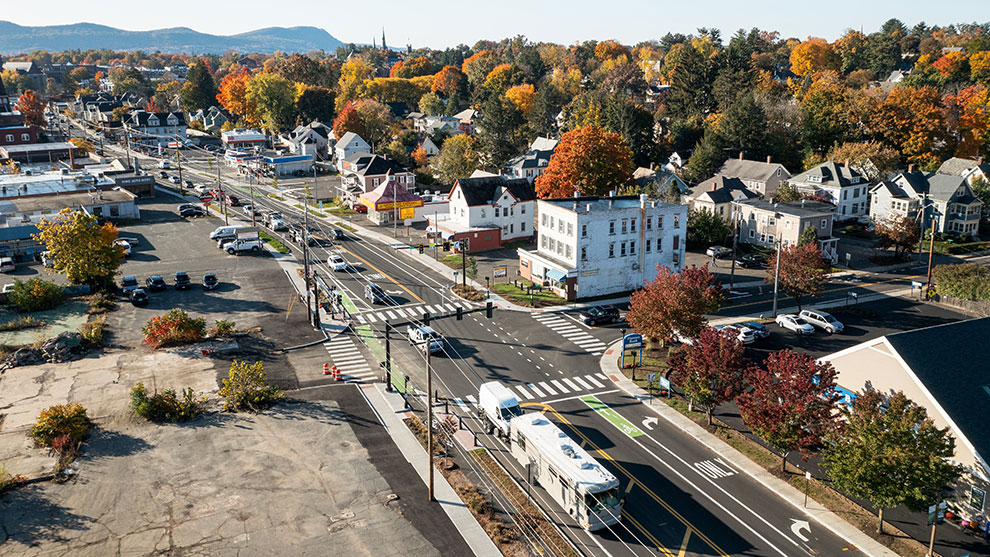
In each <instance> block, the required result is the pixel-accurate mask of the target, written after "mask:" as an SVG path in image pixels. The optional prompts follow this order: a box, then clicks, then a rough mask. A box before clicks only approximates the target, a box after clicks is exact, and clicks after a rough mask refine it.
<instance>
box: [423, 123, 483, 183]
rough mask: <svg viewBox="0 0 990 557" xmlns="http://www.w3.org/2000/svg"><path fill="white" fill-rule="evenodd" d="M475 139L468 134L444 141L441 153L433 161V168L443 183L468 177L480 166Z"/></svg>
mask: <svg viewBox="0 0 990 557" xmlns="http://www.w3.org/2000/svg"><path fill="white" fill-rule="evenodd" d="M475 143H476V141H475V139H474V138H473V137H471V136H469V135H467V134H458V135H455V136H453V137H451V138H449V139H447V141H444V142H443V147H441V148H440V154H438V155H437V157H436V159H435V160H434V161H433V170H434V172H436V174H437V177H438V178H439V179H440V182H441V183H443V184H453V183H454V181H455V180H457V179H458V178H467V177H468V176H470V175H471V173H472V172H474V170H475V169H476V168H478V152H477V150H476V149H475Z"/></svg>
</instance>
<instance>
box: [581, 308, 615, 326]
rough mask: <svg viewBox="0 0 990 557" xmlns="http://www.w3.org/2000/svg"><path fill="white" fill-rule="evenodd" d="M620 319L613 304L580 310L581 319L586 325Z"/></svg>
mask: <svg viewBox="0 0 990 557" xmlns="http://www.w3.org/2000/svg"><path fill="white" fill-rule="evenodd" d="M621 320H622V316H621V315H620V314H619V309H618V308H617V307H615V306H598V307H593V308H590V309H588V310H586V311H582V312H581V321H584V323H585V324H586V325H591V326H595V325H598V324H599V323H618V322H619V321H621Z"/></svg>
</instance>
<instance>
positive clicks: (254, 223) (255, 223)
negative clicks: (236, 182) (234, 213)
mask: <svg viewBox="0 0 990 557" xmlns="http://www.w3.org/2000/svg"><path fill="white" fill-rule="evenodd" d="M249 187H250V188H251V226H252V227H256V226H258V223H257V220H256V217H255V213H256V212H257V210H258V206H257V205H255V204H254V176H252V177H251V181H250V182H249Z"/></svg>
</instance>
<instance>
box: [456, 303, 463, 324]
mask: <svg viewBox="0 0 990 557" xmlns="http://www.w3.org/2000/svg"><path fill="white" fill-rule="evenodd" d="M461 319H464V308H462V307H461V306H457V320H458V321H460V320H461Z"/></svg>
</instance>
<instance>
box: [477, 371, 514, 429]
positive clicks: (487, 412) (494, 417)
mask: <svg viewBox="0 0 990 557" xmlns="http://www.w3.org/2000/svg"><path fill="white" fill-rule="evenodd" d="M478 415H479V416H480V417H481V419H482V420H484V422H485V424H486V425H487V427H488V433H493V432H496V431H497V433H498V435H499V437H505V438H508V437H509V420H511V419H512V418H514V417H516V416H521V415H522V409H521V408H519V399H517V398H516V396H515V395H513V394H512V391H510V390H509V389H508V387H506V386H505V385H503V384H501V383H499V382H498V381H490V382H488V383H483V384H482V385H481V387H479V389H478Z"/></svg>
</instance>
